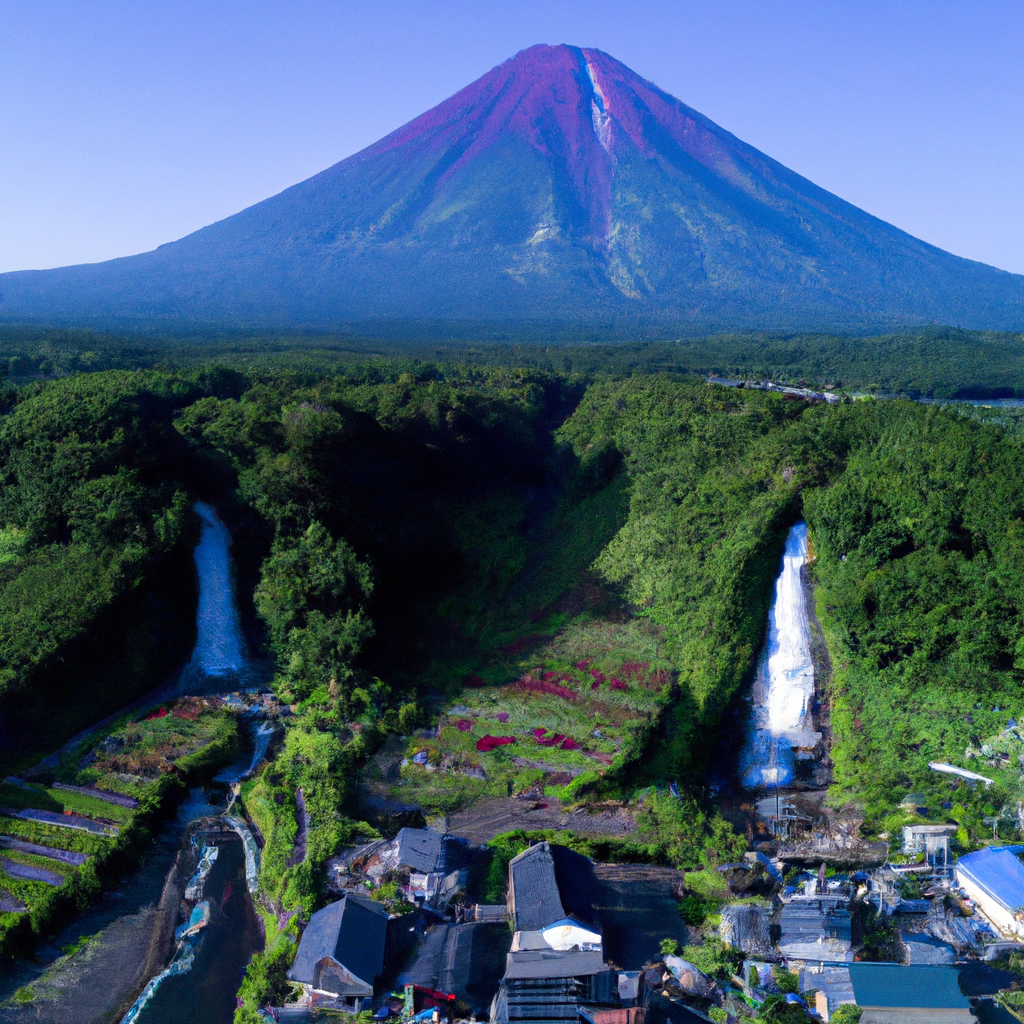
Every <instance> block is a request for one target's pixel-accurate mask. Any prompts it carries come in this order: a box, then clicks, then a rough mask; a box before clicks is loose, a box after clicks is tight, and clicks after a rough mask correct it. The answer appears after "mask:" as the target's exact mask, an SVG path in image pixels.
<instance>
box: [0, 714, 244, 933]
mask: <svg viewBox="0 0 1024 1024" xmlns="http://www.w3.org/2000/svg"><path fill="white" fill-rule="evenodd" d="M236 740H237V732H236V722H235V716H234V714H233V713H231V712H229V711H226V710H224V709H223V708H222V707H221V706H220V704H219V702H216V701H203V700H199V699H197V698H182V699H180V700H178V701H176V702H174V703H172V704H169V705H167V706H162V707H159V708H154V709H152V710H150V711H148V712H147V713H145V714H143V715H141V716H138V717H127V716H126V717H125V718H124V719H122V720H120V721H116V722H114V723H112V724H111V726H110V727H109V728H107V729H105V730H102V731H100V732H97V733H93V734H91V735H89V736H88V737H87V738H85V739H83V740H82V741H81V742H80V743H78V744H72V745H71V746H70V747H69V748H68V749H66V750H65V751H63V753H62V754H61V756H60V757H59V759H57V763H56V765H55V766H51V765H52V761H53V759H50V760H48V761H47V762H44V765H47V766H50V767H43V766H39V767H37V768H35V769H32V770H30V771H28V772H25V773H23V775H22V776H16V777H15V776H12V777H8V778H7V779H6V780H5V781H4V782H3V783H0V950H6V949H7V948H9V947H10V945H11V944H12V943H14V942H16V940H17V937H18V936H22V937H24V936H25V933H26V931H29V932H32V933H39V932H41V931H42V930H44V929H45V928H46V926H47V925H48V924H49V923H50V920H51V918H52V916H53V914H54V913H55V912H57V911H58V909H59V908H60V907H61V906H67V905H68V904H69V903H70V905H72V906H81V905H82V904H83V901H87V900H88V899H89V898H90V897H91V896H93V895H95V894H96V893H97V892H98V891H99V888H100V875H101V873H102V869H103V867H104V865H105V863H106V862H107V861H108V860H109V859H110V858H111V857H112V855H114V854H115V853H120V852H125V851H131V850H132V847H135V852H138V840H139V838H140V837H139V835H137V834H136V833H138V832H139V831H141V829H140V828H138V827H137V826H141V825H142V823H143V822H144V821H146V820H147V819H148V818H150V817H151V816H152V815H153V814H154V813H155V812H156V811H157V809H158V808H159V806H160V805H161V803H162V802H163V801H164V800H165V799H166V798H168V796H170V794H171V793H172V792H173V791H174V790H176V789H178V790H180V789H181V788H182V787H183V784H184V780H185V779H186V778H187V777H188V776H189V774H190V773H193V772H196V771H201V770H204V769H206V768H214V767H216V766H217V765H219V764H220V763H222V762H226V760H227V759H228V758H229V757H230V756H231V754H232V753H233V751H234V749H235V746H236Z"/></svg>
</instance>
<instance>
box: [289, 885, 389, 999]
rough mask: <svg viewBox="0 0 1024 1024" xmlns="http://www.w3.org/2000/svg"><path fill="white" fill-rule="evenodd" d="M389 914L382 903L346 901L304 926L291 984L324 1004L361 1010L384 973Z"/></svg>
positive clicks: (325, 909)
mask: <svg viewBox="0 0 1024 1024" xmlns="http://www.w3.org/2000/svg"><path fill="white" fill-rule="evenodd" d="M387 928H388V914H387V911H386V910H384V908H383V907H381V906H380V904H378V903H373V902H371V901H370V900H364V899H361V898H359V897H358V896H345V897H344V898H342V899H340V900H337V901H336V902H335V903H331V904H329V905H328V906H326V907H324V908H323V910H318V911H317V912H316V913H315V914H314V915H313V916H312V917H311V918H310V919H309V924H308V925H306V930H305V931H304V932H303V933H302V939H301V940H300V942H299V949H298V952H297V953H296V954H295V962H294V963H293V964H292V966H291V970H289V971H288V979H289V981H294V982H296V983H297V984H299V985H301V986H302V987H303V991H304V993H305V995H306V996H307V997H309V998H310V999H311V1000H312V1001H313V1002H315V1003H319V1004H320V1005H332V1006H334V1007H336V1008H339V1009H346V1010H353V1011H357V1010H359V1009H360V1006H361V1005H362V1000H363V999H364V998H367V997H369V996H372V995H373V982H374V980H375V979H376V977H377V976H378V975H379V974H380V973H381V972H382V971H383V969H384V941H385V939H386V937H387Z"/></svg>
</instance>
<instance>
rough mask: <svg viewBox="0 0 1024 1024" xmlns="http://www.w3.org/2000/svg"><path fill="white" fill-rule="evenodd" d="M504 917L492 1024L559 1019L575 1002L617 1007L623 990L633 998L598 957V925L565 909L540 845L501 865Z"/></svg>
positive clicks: (572, 1011)
mask: <svg viewBox="0 0 1024 1024" xmlns="http://www.w3.org/2000/svg"><path fill="white" fill-rule="evenodd" d="M578 860H580V861H582V863H583V864H584V865H586V864H588V862H587V861H586V860H585V859H584V858H578ZM508 915H509V918H510V919H511V920H512V923H513V928H514V931H515V934H514V935H513V937H512V948H511V950H510V951H509V953H508V957H507V959H506V964H505V977H504V978H503V979H502V982H501V988H500V989H499V990H498V994H497V996H496V997H495V999H494V1003H493V1005H492V1007H491V1021H492V1022H493V1024H518V1022H527V1021H529V1022H530V1024H567V1022H570V1021H573V1022H574V1021H576V1020H577V1019H578V1017H579V1013H580V1007H581V1006H582V1005H585V1004H596V1005H597V1006H621V1005H622V1004H623V1003H624V1002H625V1003H629V1002H631V1001H632V999H631V998H630V997H629V996H628V992H630V991H632V992H633V997H634V998H635V988H630V985H629V984H628V982H629V981H630V980H631V979H628V978H627V979H626V982H627V983H626V984H625V988H624V991H626V992H627V997H626V998H625V999H624V998H623V997H622V996H621V995H620V983H621V982H622V979H621V978H620V975H619V972H617V971H613V970H612V969H611V968H609V966H608V965H607V964H606V963H605V961H604V955H603V952H602V940H601V932H600V930H599V929H598V928H597V927H596V926H594V925H592V924H589V923H587V922H585V921H583V920H581V919H580V917H578V916H575V915H570V914H568V913H566V910H565V907H564V905H563V899H562V894H561V892H560V890H559V887H558V878H557V875H556V871H555V858H554V856H553V855H552V850H551V847H550V846H549V845H548V844H547V843H538V844H537V845H535V846H531V847H530V848H529V849H528V850H524V851H523V852H522V853H521V854H519V856H517V857H515V858H513V859H512V861H511V862H510V863H509V866H508Z"/></svg>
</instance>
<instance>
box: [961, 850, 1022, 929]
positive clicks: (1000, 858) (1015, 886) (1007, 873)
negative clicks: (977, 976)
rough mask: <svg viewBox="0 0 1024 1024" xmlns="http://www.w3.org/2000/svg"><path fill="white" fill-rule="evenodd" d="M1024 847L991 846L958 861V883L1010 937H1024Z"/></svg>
mask: <svg viewBox="0 0 1024 1024" xmlns="http://www.w3.org/2000/svg"><path fill="white" fill-rule="evenodd" d="M1019 850H1020V847H1005V846H1004V847H996V846H989V847H987V848H986V849H984V850H978V852H977V853H969V854H967V855H966V856H964V857H961V858H960V859H959V860H958V861H957V862H956V883H957V885H959V886H960V888H961V889H963V890H964V892H965V893H967V895H968V896H969V897H970V898H971V899H972V900H974V902H975V904H976V906H977V908H978V909H979V910H980V911H981V912H982V914H984V915H985V917H987V918H988V920H989V921H991V922H992V924H993V925H995V927H996V928H998V929H999V931H1001V932H1002V933H1003V934H1004V935H1006V936H1007V937H1024V864H1021V862H1020V860H1019V859H1018V857H1017V855H1016V854H1017V851H1019Z"/></svg>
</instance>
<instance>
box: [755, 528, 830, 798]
mask: <svg viewBox="0 0 1024 1024" xmlns="http://www.w3.org/2000/svg"><path fill="white" fill-rule="evenodd" d="M806 563H807V524H806V523H804V522H800V523H797V524H796V525H795V526H794V527H793V528H792V529H791V530H790V531H789V534H788V535H787V537H786V548H785V551H784V552H783V555H782V565H781V567H780V571H779V575H778V578H777V579H776V581H775V592H774V595H773V597H772V605H771V610H770V611H769V613H768V637H767V640H766V641H765V645H764V648H763V650H762V651H761V656H760V658H759V660H758V664H757V674H756V676H755V678H754V686H753V690H752V693H751V699H752V702H753V706H754V708H753V720H752V722H751V731H750V735H749V737H748V739H747V743H746V746H745V748H744V751H743V755H742V757H741V761H740V765H741V771H742V777H743V785H744V786H745V787H746V788H747V789H757V788H759V787H763V786H772V787H778V786H784V785H786V784H787V783H789V782H791V781H792V779H793V764H794V760H795V758H797V757H801V756H809V755H808V754H806V753H804V752H805V751H809V750H811V749H812V748H813V747H814V746H815V744H816V743H817V742H818V741H819V740H820V739H821V734H820V733H816V732H815V731H814V726H813V721H812V717H811V701H812V700H813V698H814V663H813V660H812V658H811V637H810V627H809V625H808V621H807V607H806V602H805V597H804V587H803V582H802V580H801V578H800V571H801V569H802V568H803V567H804V565H805V564H806Z"/></svg>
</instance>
